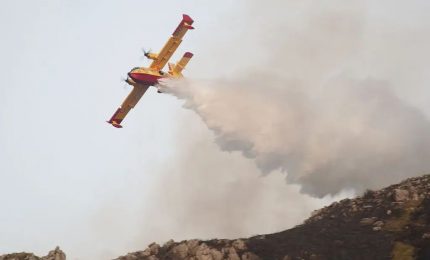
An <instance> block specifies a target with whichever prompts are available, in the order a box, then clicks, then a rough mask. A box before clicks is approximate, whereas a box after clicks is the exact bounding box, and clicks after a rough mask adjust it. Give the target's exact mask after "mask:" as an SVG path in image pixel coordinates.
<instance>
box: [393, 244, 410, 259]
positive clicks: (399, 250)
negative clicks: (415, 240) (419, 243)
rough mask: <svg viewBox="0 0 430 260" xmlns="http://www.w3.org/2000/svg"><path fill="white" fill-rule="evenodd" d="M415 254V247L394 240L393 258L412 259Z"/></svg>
mask: <svg viewBox="0 0 430 260" xmlns="http://www.w3.org/2000/svg"><path fill="white" fill-rule="evenodd" d="M414 254H415V248H414V247H413V246H411V245H408V244H405V243H402V242H396V243H395V244H394V248H393V252H392V256H393V260H413V259H414Z"/></svg>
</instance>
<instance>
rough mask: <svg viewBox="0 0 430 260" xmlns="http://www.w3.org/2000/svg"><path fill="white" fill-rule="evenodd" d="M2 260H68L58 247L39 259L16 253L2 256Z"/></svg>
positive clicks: (30, 255) (0, 258)
mask: <svg viewBox="0 0 430 260" xmlns="http://www.w3.org/2000/svg"><path fill="white" fill-rule="evenodd" d="M0 260H66V255H65V254H64V252H63V251H61V249H60V248H59V247H58V246H57V247H56V248H55V249H54V250H52V251H49V253H48V255H47V256H43V257H38V256H35V255H34V254H32V253H24V252H23V253H14V254H8V255H1V256H0Z"/></svg>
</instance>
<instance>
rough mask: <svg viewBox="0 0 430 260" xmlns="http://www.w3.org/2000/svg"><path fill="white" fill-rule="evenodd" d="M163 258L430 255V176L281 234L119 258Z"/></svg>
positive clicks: (326, 211)
mask: <svg viewBox="0 0 430 260" xmlns="http://www.w3.org/2000/svg"><path fill="white" fill-rule="evenodd" d="M158 259H171V260H221V259H229V260H257V259H268V260H274V259H280V260H293V259H378V260H379V259H402V260H403V259H430V175H425V176H422V177H417V178H411V179H408V180H405V181H403V182H401V183H399V184H396V185H392V186H389V187H387V188H384V189H382V190H378V191H371V190H368V191H366V192H365V193H364V194H363V196H360V197H357V198H355V199H345V200H342V201H339V202H335V203H333V204H331V205H330V206H327V207H324V208H322V209H319V210H317V211H315V212H313V213H312V216H311V217H310V218H309V219H307V220H306V221H305V222H304V223H303V224H302V225H299V226H296V227H294V228H292V229H289V230H286V231H283V232H279V233H276V234H269V235H261V236H255V237H251V238H247V239H237V240H227V239H214V240H208V241H201V240H186V241H181V242H174V241H172V240H171V241H168V242H167V243H165V244H164V245H163V246H160V245H158V244H155V243H153V244H151V245H149V247H148V248H147V249H145V250H144V251H139V252H134V253H129V254H127V255H125V256H121V257H118V258H117V259H116V260H158Z"/></svg>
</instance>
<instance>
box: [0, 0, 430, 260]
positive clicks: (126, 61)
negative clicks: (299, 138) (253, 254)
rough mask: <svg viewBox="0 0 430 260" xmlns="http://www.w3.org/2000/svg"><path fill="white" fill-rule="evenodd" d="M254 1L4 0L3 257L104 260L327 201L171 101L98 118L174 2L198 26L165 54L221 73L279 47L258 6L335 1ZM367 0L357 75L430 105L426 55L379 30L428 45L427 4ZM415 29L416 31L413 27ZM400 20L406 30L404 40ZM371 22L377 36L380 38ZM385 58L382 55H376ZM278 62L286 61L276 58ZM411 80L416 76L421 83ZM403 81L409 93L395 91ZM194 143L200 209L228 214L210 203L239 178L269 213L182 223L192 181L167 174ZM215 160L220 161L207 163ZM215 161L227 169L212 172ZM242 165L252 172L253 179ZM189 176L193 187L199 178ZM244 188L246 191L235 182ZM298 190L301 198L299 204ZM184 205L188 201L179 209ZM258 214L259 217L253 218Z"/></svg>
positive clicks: (154, 41) (0, 123)
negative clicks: (261, 167)
mask: <svg viewBox="0 0 430 260" xmlns="http://www.w3.org/2000/svg"><path fill="white" fill-rule="evenodd" d="M256 2H257V1H228V0H223V1H198V0H193V1H173V0H169V1H137V0H136V1H131V0H126V1H103V2H100V1H97V2H96V1H68V0H57V1H55V0H51V1H41V0H39V1H12V0H3V1H2V3H1V8H0V35H1V38H0V57H1V59H0V207H1V208H0V209H1V211H0V254H2V253H6V252H11V251H23V250H26V251H33V252H36V253H38V254H45V253H46V252H47V251H48V250H50V249H52V248H53V247H55V246H56V245H60V246H61V247H62V248H63V249H64V250H65V251H66V253H67V254H68V257H69V259H108V258H109V257H111V258H112V257H114V256H117V255H119V254H123V253H126V252H127V251H129V250H137V249H143V248H144V247H145V246H146V243H149V242H151V241H152V240H158V241H159V242H163V241H165V240H167V239H168V238H175V239H185V238H191V237H203V238H209V237H211V236H227V237H235V236H246V235H252V234H256V233H263V232H273V231H276V230H278V229H280V228H287V227H290V226H292V225H294V224H296V223H298V222H299V221H300V220H301V219H303V218H304V217H305V216H307V214H308V213H309V212H310V211H311V210H312V209H314V208H317V207H319V206H321V205H323V204H326V203H327V202H328V201H329V200H331V199H330V198H326V199H323V200H317V199H313V198H309V197H308V196H305V195H301V194H299V193H298V187H297V186H292V185H284V183H283V182H282V181H283V179H284V177H283V176H281V175H274V176H270V178H267V179H265V178H258V175H259V172H258V170H257V169H256V168H255V166H254V165H253V164H252V163H250V162H249V161H248V160H247V159H244V158H243V157H242V156H239V154H236V153H233V154H228V153H225V152H220V151H219V150H218V148H217V147H216V146H215V145H213V144H212V142H213V136H212V134H211V132H210V131H209V130H207V129H206V127H205V126H204V124H203V123H202V122H201V121H200V119H199V118H198V117H197V116H196V115H194V114H193V113H192V112H191V111H187V110H184V109H183V108H182V107H181V106H182V102H181V101H178V100H176V99H175V98H173V97H171V96H168V95H159V94H157V93H156V91H155V90H154V89H150V90H149V91H148V92H147V93H146V94H145V96H144V98H143V99H142V101H141V103H139V105H138V106H137V107H136V109H134V110H133V111H132V112H131V113H130V115H129V116H128V117H127V119H126V121H124V126H125V127H124V128H123V129H121V130H118V129H115V128H113V127H111V126H109V125H108V124H107V123H105V120H107V119H109V117H110V116H111V114H112V113H113V112H114V111H115V109H116V108H117V107H118V105H120V103H121V102H122V100H123V98H124V97H125V96H126V95H127V94H128V92H129V91H130V89H129V88H128V87H125V86H124V83H123V82H121V81H120V79H121V77H123V76H125V75H126V73H127V72H128V71H129V69H130V68H132V67H134V66H137V65H144V64H147V61H143V60H141V59H140V57H141V56H143V55H142V53H141V51H140V49H141V48H142V47H145V48H147V49H149V48H151V49H152V50H153V51H158V50H159V48H161V47H162V45H163V44H164V43H165V41H166V40H167V38H168V36H169V35H170V33H171V32H172V31H173V29H174V28H175V26H176V25H177V23H178V22H179V20H180V18H181V14H182V13H187V14H189V15H190V16H191V17H192V18H193V19H194V20H195V27H196V30H194V31H191V32H189V33H188V34H187V35H186V36H185V40H184V42H183V44H182V45H181V47H180V48H179V51H178V53H177V54H176V56H175V57H176V58H177V57H179V56H180V55H181V54H182V53H183V52H185V51H191V52H193V53H195V56H194V57H193V59H192V60H191V62H190V64H189V66H188V69H187V70H186V71H185V72H184V74H186V75H188V76H190V77H194V78H222V77H224V76H225V77H227V76H231V75H233V74H235V73H237V72H241V71H246V70H248V69H249V68H256V67H258V66H260V64H265V63H264V61H265V52H269V51H270V48H276V47H279V46H276V44H274V45H270V48H265V47H267V42H265V41H270V42H273V41H275V40H276V33H279V31H277V30H278V28H274V27H272V25H271V24H266V23H265V17H267V16H269V15H273V17H275V18H276V17H278V18H279V20H280V21H283V19H284V18H285V17H288V19H291V20H289V21H290V22H291V24H290V26H292V27H294V23H297V24H300V23H301V22H302V20H301V19H300V17H302V15H303V13H305V14H309V13H311V14H312V12H315V13H318V10H324V8H326V9H329V10H331V9H333V8H336V3H335V2H336V1H333V4H330V3H328V4H327V6H321V4H320V5H317V6H316V7H315V9H313V7H312V1H273V2H272V3H268V2H267V3H266V4H264V5H261V3H260V4H256ZM286 2H288V3H287V4H285V3H286ZM355 2H356V1H355ZM365 3H366V6H365V7H361V8H364V9H365V10H366V11H365V13H366V15H367V20H366V21H368V22H369V24H370V25H369V28H370V29H369V31H370V33H369V35H370V36H369V39H367V40H368V41H369V42H368V44H369V45H370V46H376V47H375V50H374V52H375V53H378V54H380V55H376V56H371V55H369V56H365V57H364V58H366V59H368V60H365V61H363V62H364V63H365V64H374V65H373V66H371V67H369V68H368V71H367V72H366V71H364V70H360V71H359V73H363V75H364V74H365V75H364V76H368V75H371V76H373V75H385V77H386V78H389V79H391V80H392V81H394V83H393V87H394V88H396V90H397V91H398V93H400V95H401V97H402V98H404V99H406V100H409V101H410V102H411V103H414V105H416V106H417V107H420V108H421V109H423V110H424V111H425V112H428V104H429V101H430V100H429V96H428V95H426V94H428V91H427V84H424V83H426V82H428V81H427V80H426V79H428V76H426V75H425V74H426V73H425V72H427V71H428V63H422V62H421V60H422V59H419V61H420V62H417V59H416V58H417V57H418V55H422V56H425V57H428V55H429V52H428V51H427V52H421V54H420V53H418V52H408V51H405V52H402V53H401V54H402V55H399V56H396V59H394V60H390V56H389V53H390V52H386V53H385V52H384V50H385V48H386V47H387V46H386V44H387V42H389V41H388V40H386V39H396V38H397V39H399V41H396V43H397V44H398V45H399V46H394V48H398V49H404V48H403V47H404V46H408V48H415V49H419V50H427V49H426V48H424V47H423V46H424V44H425V43H428V39H427V38H428V36H426V35H422V32H424V31H426V30H427V29H428V28H429V27H428V24H429V22H428V18H426V16H427V14H428V10H429V4H428V1H419V0H416V1H408V2H407V4H406V2H404V1H378V3H373V2H372V1H365ZM352 8H355V7H352ZM257 11H258V12H257ZM284 15H285V16H284ZM272 21H273V20H272ZM248 26H253V29H252V30H249V31H252V32H253V33H247V31H248V30H247V27H248ZM413 28H415V30H416V31H413V30H412V31H410V30H411V29H413ZM272 29H273V41H272V39H271V38H270V37H268V38H259V34H258V30H272ZM398 31H400V32H405V31H408V32H410V34H409V36H410V37H411V38H408V39H406V38H405V34H403V33H397V32H398ZM427 32H428V31H427ZM381 33H384V34H383V35H384V37H379V35H381ZM264 35H268V34H264ZM238 43H240V44H238ZM427 46H428V45H427ZM391 47H392V46H391ZM238 50H239V51H238ZM384 55H386V56H384ZM414 55H416V56H414ZM384 57H385V58H386V59H382V58H384ZM381 59H382V60H384V62H381V63H379V61H380V60H381ZM260 62H261V63H260ZM398 62H404V63H405V64H406V65H405V68H408V67H411V66H414V67H413V68H414V70H413V71H415V74H414V73H412V74H410V73H409V74H402V73H401V71H397V70H399V67H398V66H390V63H398ZM358 64H359V63H358ZM266 65H267V64H266ZM357 66H358V65H357ZM274 69H279V70H282V66H281V67H277V68H274ZM351 71H354V72H355V71H356V70H353V69H352V70H351ZM393 75H395V76H393ZM364 76H363V77H364ZM419 77H423V78H420V80H417V78H419ZM405 85H407V86H408V87H410V88H413V89H414V90H415V91H414V92H413V93H411V91H404V90H403V89H402V88H404V86H405ZM262 87H264V86H262ZM184 131H186V132H187V133H186V134H185V133H184ZM190 136H195V138H190ZM178 139H179V140H178ZM196 146H197V147H198V146H201V147H203V148H204V150H205V151H207V154H208V155H211V160H210V161H208V162H209V163H210V166H211V167H212V168H214V169H215V170H213V171H208V172H210V173H212V174H211V175H210V176H205V175H204V172H205V168H207V167H209V166H207V165H205V164H204V163H196V166H195V169H194V170H193V174H195V173H196V172H199V171H200V172H202V175H192V176H194V178H193V179H192V180H189V179H185V180H187V181H194V182H196V183H197V184H198V183H199V182H200V181H201V182H203V180H204V179H210V180H212V181H213V182H214V186H213V187H214V189H213V193H211V195H210V196H209V197H205V198H208V200H207V201H203V202H201V203H203V204H205V205H208V206H209V207H211V208H209V209H208V210H207V211H204V210H201V212H200V213H199V214H202V216H206V217H208V218H209V217H211V218H214V219H217V218H221V217H223V216H225V215H224V214H223V212H220V211H217V210H214V208H216V205H219V204H220V203H223V199H227V198H226V197H223V196H222V194H224V193H225V192H226V189H227V191H228V189H229V188H226V187H231V186H229V185H230V184H231V183H236V184H237V185H240V184H241V183H244V182H246V183H248V184H249V185H250V186H252V187H253V186H258V184H260V183H261V184H262V186H261V187H264V188H261V190H259V191H260V192H261V193H259V194H263V195H261V197H262V198H263V199H261V200H259V199H257V200H256V203H257V204H255V207H262V208H264V209H265V210H266V211H267V212H271V213H273V212H274V214H272V215H271V216H265V215H263V214H262V213H260V214H256V213H255V212H253V210H252V207H248V208H246V209H243V211H240V210H239V211H238V212H237V213H236V214H235V215H234V216H235V217H237V216H238V215H241V214H243V213H247V214H249V215H251V216H250V217H249V219H248V221H244V224H243V226H240V227H237V229H232V230H228V228H229V227H228V226H225V225H221V224H220V225H217V224H216V223H215V224H214V225H215V227H214V228H213V229H210V228H209V227H207V225H205V223H204V222H193V223H188V222H187V223H185V222H186V221H185V220H186V219H187V217H188V216H187V214H185V213H184V212H181V207H180V205H181V204H179V205H172V203H173V204H174V203H178V201H179V203H181V200H178V201H174V200H173V198H175V197H178V196H184V199H183V201H189V198H188V197H187V196H190V195H189V194H193V193H192V191H193V190H192V191H191V193H187V195H184V193H182V192H181V189H183V188H184V187H185V188H186V187H188V186H187V183H185V184H184V183H180V182H179V183H178V184H177V183H176V182H174V181H172V182H168V183H165V181H166V178H167V179H168V178H169V174H174V175H173V177H172V179H173V180H175V178H179V177H178V176H181V174H184V173H186V171H191V169H190V164H191V165H193V163H192V160H191V159H190V158H189V157H191V158H192V156H193V154H194V153H197V152H198V150H197V151H196ZM184 158H185V159H184ZM185 162H189V164H187V163H185ZM190 162H191V163H190ZM218 165H222V167H220V168H216V167H217V166H218ZM174 166H175V167H174ZM176 166H177V167H176ZM228 169H235V170H231V172H229V173H230V174H231V175H232V177H231V179H229V178H228V177H229V175H228V174H226V173H224V171H227V170H228ZM217 170H218V171H219V172H220V178H221V179H223V180H217V179H218V178H214V175H213V174H216V172H217ZM244 171H247V172H249V176H250V180H248V178H247V176H246V175H244V174H243V173H244ZM179 179H181V178H179ZM181 180H182V179H181ZM226 183H230V184H226ZM279 183H282V185H279ZM191 187H194V188H195V191H196V196H200V194H199V193H198V192H202V191H201V187H200V186H199V185H191ZM230 189H231V188H230ZM166 190H167V191H170V193H169V192H167V191H166ZM240 190H242V191H243V192H244V193H242V194H244V195H246V194H248V193H247V192H248V191H247V190H246V188H243V186H242V188H241V189H240ZM265 191H270V193H265ZM163 194H165V196H162V195H163ZM344 195H345V194H342V195H340V196H344ZM160 196H161V197H160ZM238 198H241V196H238ZM289 198H291V199H289ZM265 201H272V203H269V204H267V203H265ZM297 201H301V202H302V203H303V204H301V205H303V206H302V208H300V207H298V206H297V204H295V202H297ZM184 205H189V204H186V203H185V202H184ZM286 205H288V206H291V205H293V206H291V207H287V206H286ZM170 206H172V207H170ZM212 206H213V207H212ZM283 206H285V207H283ZM178 207H179V208H178ZM231 207H233V205H231ZM187 209H192V207H185V206H184V207H183V208H182V210H187ZM178 211H179V212H180V213H179V214H178V215H175V214H176V213H178ZM205 212H206V213H205ZM251 213H255V217H253V216H252V214H251ZM275 213H276V214H275ZM205 214H206V215H205ZM285 216H290V218H288V219H286V218H285ZM233 219H234V218H233ZM180 220H182V222H183V223H184V225H182V224H183V223H182V222H181V223H179V221H180ZM184 221H185V222H184ZM263 222H265V223H266V224H265V225H255V223H263ZM226 230H227V231H226Z"/></svg>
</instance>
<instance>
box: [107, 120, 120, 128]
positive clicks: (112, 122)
mask: <svg viewBox="0 0 430 260" xmlns="http://www.w3.org/2000/svg"><path fill="white" fill-rule="evenodd" d="M106 122H107V123H109V124H111V125H112V126H113V127H116V128H122V125H120V124H118V123H117V122H115V121H106Z"/></svg>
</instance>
